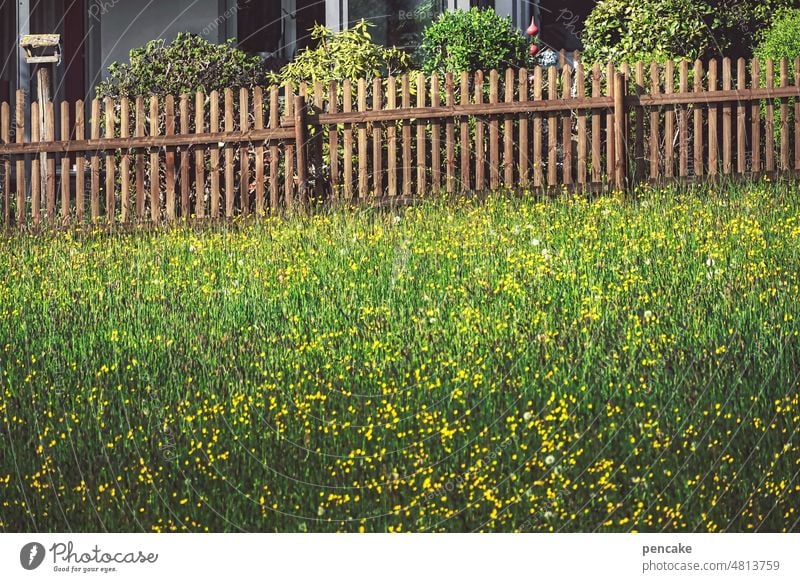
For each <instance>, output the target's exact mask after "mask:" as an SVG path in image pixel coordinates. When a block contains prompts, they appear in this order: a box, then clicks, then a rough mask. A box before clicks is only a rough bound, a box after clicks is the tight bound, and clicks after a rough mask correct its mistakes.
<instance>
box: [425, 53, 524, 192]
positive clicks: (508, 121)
mask: <svg viewBox="0 0 800 582" xmlns="http://www.w3.org/2000/svg"><path fill="white" fill-rule="evenodd" d="M514 81H515V75H514V70H513V69H506V81H505V102H506V103H513V102H514V89H515V87H514V85H515V83H514ZM434 167H435V165H434ZM503 185H504V186H505V187H506V188H513V187H514V186H515V183H514V116H513V115H512V114H510V113H509V114H507V115H505V118H504V122H503Z"/></svg>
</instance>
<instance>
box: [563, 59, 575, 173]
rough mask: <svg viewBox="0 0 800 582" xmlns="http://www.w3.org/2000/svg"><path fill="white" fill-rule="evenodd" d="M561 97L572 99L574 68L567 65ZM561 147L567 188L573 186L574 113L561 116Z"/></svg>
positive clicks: (566, 112) (564, 71) (565, 113)
mask: <svg viewBox="0 0 800 582" xmlns="http://www.w3.org/2000/svg"><path fill="white" fill-rule="evenodd" d="M561 97H562V99H570V98H572V68H571V67H570V66H569V65H565V66H564V69H563V70H562V73H561ZM561 147H562V149H563V151H564V153H563V156H562V160H563V163H562V170H563V172H562V175H561V176H562V177H561V183H562V184H564V185H565V186H571V185H572V113H571V112H568V111H565V112H564V113H563V114H562V116H561Z"/></svg>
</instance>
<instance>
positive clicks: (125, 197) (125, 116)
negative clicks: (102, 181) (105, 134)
mask: <svg viewBox="0 0 800 582" xmlns="http://www.w3.org/2000/svg"><path fill="white" fill-rule="evenodd" d="M119 108H120V113H119V120H120V123H119V136H120V137H121V138H123V139H125V138H129V137H130V136H131V104H130V100H129V99H128V98H127V97H123V98H122V99H121V100H120V106H119ZM119 172H120V176H121V179H120V206H121V208H120V220H121V221H122V222H128V221H129V220H130V217H131V156H130V153H129V151H128V150H122V156H121V159H120V169H119Z"/></svg>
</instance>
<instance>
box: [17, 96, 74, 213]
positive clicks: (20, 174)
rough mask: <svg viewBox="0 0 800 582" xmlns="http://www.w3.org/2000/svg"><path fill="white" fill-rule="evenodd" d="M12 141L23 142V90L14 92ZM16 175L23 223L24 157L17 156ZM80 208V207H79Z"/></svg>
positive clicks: (18, 211)
mask: <svg viewBox="0 0 800 582" xmlns="http://www.w3.org/2000/svg"><path fill="white" fill-rule="evenodd" d="M14 141H15V143H17V144H22V143H24V142H25V92H24V91H22V90H18V91H17V94H16V104H15V112H14ZM16 166H17V167H16V175H17V224H18V225H20V226H22V225H24V224H25V215H26V209H25V190H26V180H25V158H24V157H23V156H17V162H16ZM81 210H82V209H81Z"/></svg>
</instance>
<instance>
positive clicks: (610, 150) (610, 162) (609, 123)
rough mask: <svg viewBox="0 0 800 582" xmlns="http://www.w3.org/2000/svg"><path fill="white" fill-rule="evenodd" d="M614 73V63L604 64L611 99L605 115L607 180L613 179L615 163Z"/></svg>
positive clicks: (607, 88)
mask: <svg viewBox="0 0 800 582" xmlns="http://www.w3.org/2000/svg"><path fill="white" fill-rule="evenodd" d="M615 74H616V71H615V67H614V63H608V64H607V65H606V96H607V97H608V98H609V99H610V100H611V103H612V107H611V108H610V109H609V110H608V113H607V115H606V176H608V180H609V182H612V181H613V179H614V167H615V165H616V151H615V149H614V147H615V143H614V109H613V103H614V75H615Z"/></svg>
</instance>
